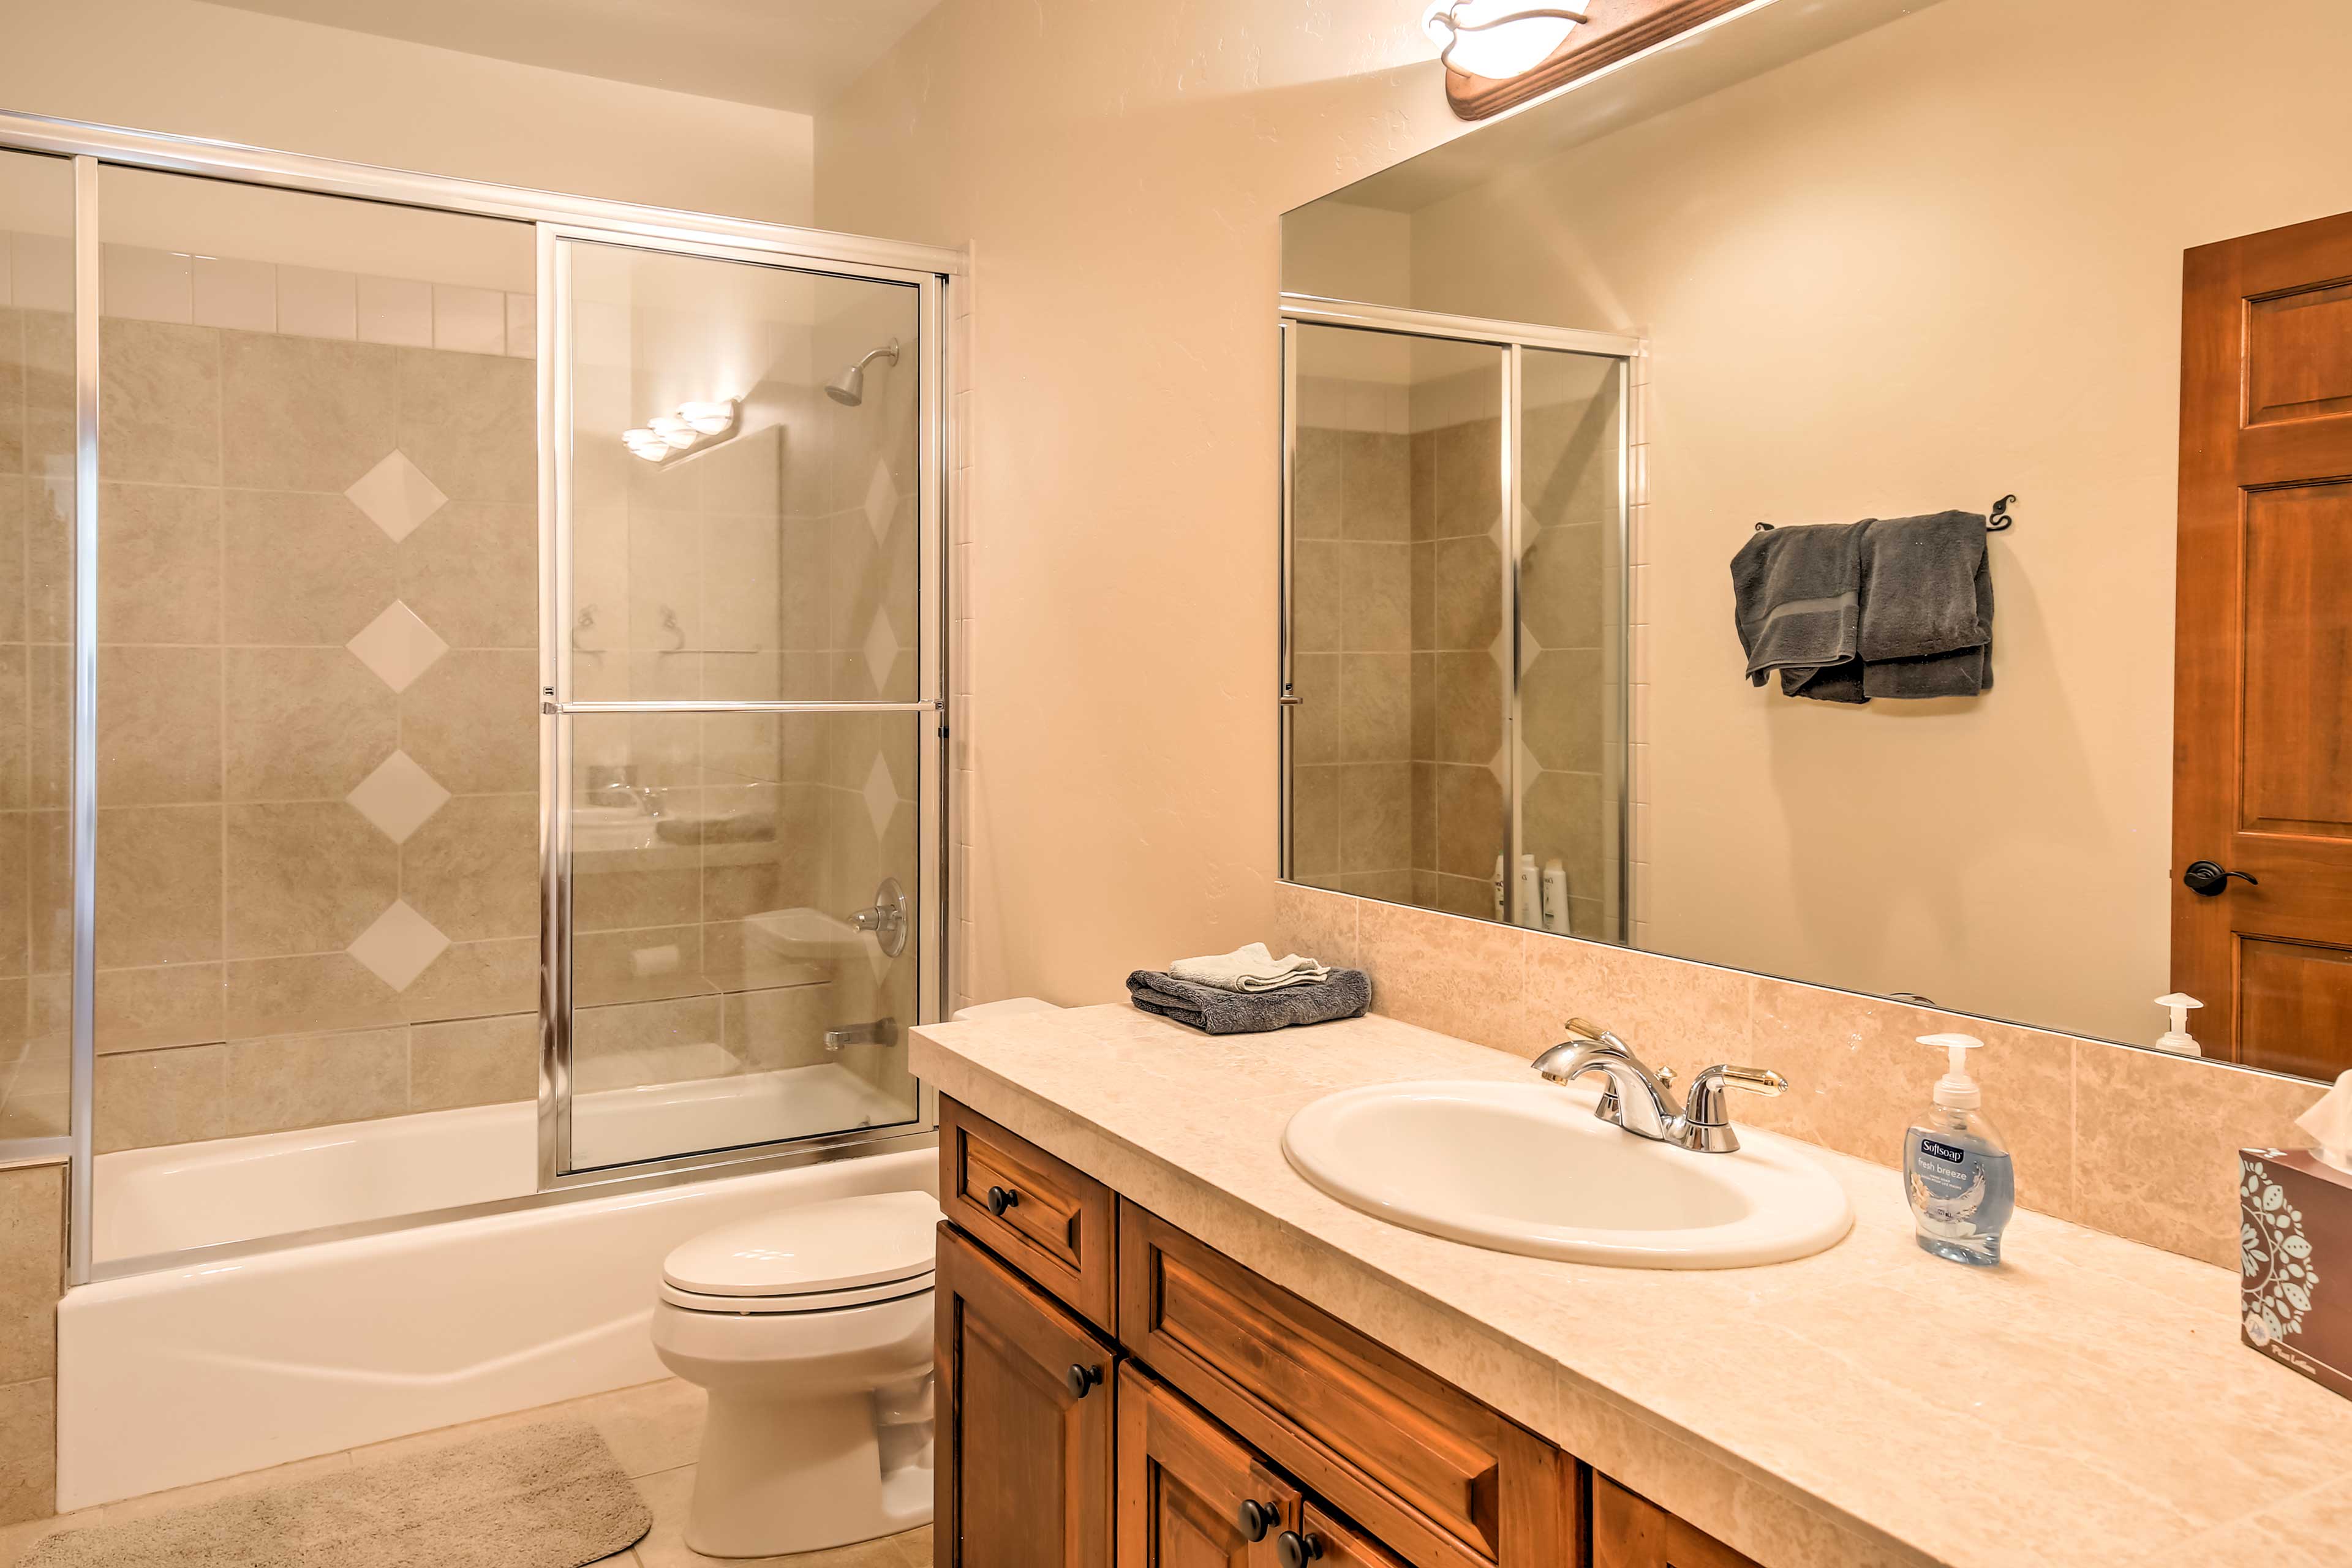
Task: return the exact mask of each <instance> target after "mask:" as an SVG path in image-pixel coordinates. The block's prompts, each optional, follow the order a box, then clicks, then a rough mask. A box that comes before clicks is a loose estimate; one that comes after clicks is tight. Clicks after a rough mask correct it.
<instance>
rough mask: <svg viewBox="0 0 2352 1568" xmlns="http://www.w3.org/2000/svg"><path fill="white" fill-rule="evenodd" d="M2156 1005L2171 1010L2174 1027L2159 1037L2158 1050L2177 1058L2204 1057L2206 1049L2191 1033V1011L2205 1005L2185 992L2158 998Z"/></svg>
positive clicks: (2172, 993) (2176, 992) (2175, 992)
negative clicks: (2192, 1008) (2168, 1052)
mask: <svg viewBox="0 0 2352 1568" xmlns="http://www.w3.org/2000/svg"><path fill="white" fill-rule="evenodd" d="M2156 1005H2158V1006H2159V1007H2165V1008H2169V1009H2170V1010H2171V1013H2172V1027H2170V1028H2169V1029H2167V1030H2166V1031H2165V1032H2164V1033H2163V1034H2161V1035H2159V1036H2158V1037H2157V1041H2156V1048H2157V1049H2158V1050H2159V1051H2170V1052H2171V1053H2172V1054H2173V1055H2174V1056H2177V1057H2201V1056H2203V1055H2204V1054H2205V1050H2204V1047H2201V1046H2200V1045H2199V1044H2198V1043H2197V1037H2195V1036H2194V1035H2191V1034H2190V1033H2189V1009H2190V1008H2191V1007H2202V1006H2203V1005H2205V1004H2204V1003H2202V1002H2200V1001H2199V1000H2197V998H2196V997H2194V996H2191V995H2189V994H2188V993H2187V992H2185V991H2174V992H2171V993H2169V994H2166V995H2163V996H2159V997H2158V998H2157V999H2156Z"/></svg>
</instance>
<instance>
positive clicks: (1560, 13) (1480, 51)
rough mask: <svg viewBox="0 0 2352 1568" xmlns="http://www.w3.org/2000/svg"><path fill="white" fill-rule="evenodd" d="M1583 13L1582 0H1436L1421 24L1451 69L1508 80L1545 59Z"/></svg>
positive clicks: (1565, 39) (1472, 74)
mask: <svg viewBox="0 0 2352 1568" xmlns="http://www.w3.org/2000/svg"><path fill="white" fill-rule="evenodd" d="M1583 18H1584V0H1563V3H1561V4H1557V5H1541V6H1538V5H1527V4H1525V3H1524V0H1435V4H1433V5H1431V6H1430V7H1429V9H1428V10H1427V11H1425V12H1423V14H1422V18H1421V26H1422V30H1423V32H1425V33H1427V34H1428V35H1429V39H1430V42H1432V43H1433V44H1435V45H1437V46H1438V49H1439V53H1440V56H1441V58H1444V61H1445V63H1446V64H1447V65H1449V66H1451V67H1452V68H1454V69H1455V70H1458V71H1465V72H1467V73H1468V74H1469V75H1471V76H1481V77H1486V78H1489V79H1493V80H1496V81H1508V80H1509V79H1511V78H1513V77H1517V76H1524V75H1525V74H1526V73H1528V71H1531V70H1533V69H1535V68H1536V67H1538V66H1539V65H1541V64H1543V62H1544V61H1546V60H1547V59H1549V58H1551V53H1552V51H1553V50H1554V49H1557V48H1559V47H1560V45H1561V44H1563V43H1565V42H1567V41H1568V35H1569V34H1570V32H1572V31H1574V30H1575V27H1576V25H1577V23H1579V22H1580V21H1581V20H1583Z"/></svg>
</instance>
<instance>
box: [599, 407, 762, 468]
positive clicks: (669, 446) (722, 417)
mask: <svg viewBox="0 0 2352 1568" xmlns="http://www.w3.org/2000/svg"><path fill="white" fill-rule="evenodd" d="M742 408H743V405H742V404H741V403H740V401H739V400H737V399H734V398H726V399H722V400H719V401H716V402H704V403H681V404H679V405H677V412H676V413H674V414H664V415H661V416H658V417H656V418H653V419H648V420H646V422H645V424H644V425H642V426H638V427H637V428H636V429H634V430H624V431H622V432H621V443H622V445H624V446H625V447H628V449H629V450H630V451H631V452H633V453H635V455H636V456H638V457H640V458H644V459H645V460H646V462H648V463H665V462H667V461H668V460H669V459H670V458H679V457H686V456H688V455H690V454H692V453H695V452H702V451H708V450H709V448H711V447H716V446H718V445H719V443H720V442H721V441H725V440H728V439H730V437H733V436H734V435H735V434H736V432H737V431H738V429H740V420H741V416H742Z"/></svg>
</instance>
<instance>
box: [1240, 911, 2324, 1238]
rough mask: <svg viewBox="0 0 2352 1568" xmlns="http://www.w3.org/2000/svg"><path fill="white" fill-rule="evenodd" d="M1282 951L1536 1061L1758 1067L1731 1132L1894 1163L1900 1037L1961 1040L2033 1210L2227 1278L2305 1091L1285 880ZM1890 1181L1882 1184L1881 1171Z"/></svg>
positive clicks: (1933, 1072) (1444, 1026) (1934, 1067)
mask: <svg viewBox="0 0 2352 1568" xmlns="http://www.w3.org/2000/svg"><path fill="white" fill-rule="evenodd" d="M1275 928H1276V929H1275V934H1274V936H1273V937H1272V938H1271V939H1269V940H1270V941H1272V942H1274V943H1275V944H1276V951H1277V952H1283V951H1292V952H1305V953H1309V954H1312V955H1314V956H1316V957H1318V958H1321V959H1323V960H1324V961H1325V962H1327V963H1349V964H1353V965H1356V966H1358V967H1360V968H1362V969H1363V970H1365V971H1366V972H1367V973H1370V976H1371V979H1372V1003H1373V1007H1374V1010H1375V1011H1377V1012H1380V1013H1381V1014H1383V1015H1385V1016H1389V1017H1392V1018H1397V1019H1401V1020H1402V1021H1404V1022H1406V1023H1409V1024H1417V1025H1420V1026H1422V1027H1423V1028H1428V1029H1434V1030H1437V1031H1439V1032H1441V1033H1444V1034H1448V1035H1454V1036H1457V1037H1461V1038H1463V1039H1467V1040H1474V1041H1476V1042H1477V1043H1479V1044H1481V1045H1485V1046H1490V1047H1494V1048H1496V1049H1497V1050H1505V1051H1511V1052H1514V1053H1517V1054H1520V1055H1524V1056H1529V1057H1532V1056H1533V1055H1534V1054H1535V1053H1536V1052H1538V1051H1539V1050H1541V1049H1542V1048H1543V1047H1546V1046H1549V1045H1552V1044H1554V1043H1556V1042H1558V1041H1559V1039H1560V1038H1562V1037H1563V1034H1564V1028H1563V1026H1564V1024H1565V1021H1566V1020H1567V1019H1568V1018H1569V1017H1570V1016H1572V1015H1580V1016H1585V1017H1588V1018H1591V1019H1592V1020H1594V1021H1596V1022H1598V1023H1601V1024H1602V1025H1604V1026H1608V1027H1611V1028H1613V1029H1615V1030H1616V1031H1617V1032H1618V1033H1620V1034H1622V1035H1623V1036H1624V1037H1626V1038H1627V1039H1628V1040H1629V1041H1631V1042H1632V1043H1633V1047H1634V1048H1635V1049H1637V1050H1639V1051H1641V1052H1642V1053H1643V1056H1644V1058H1646V1059H1648V1060H1649V1061H1651V1062H1653V1063H1655V1064H1664V1065H1667V1066H1672V1067H1674V1068H1676V1069H1678V1070H1680V1071H1681V1072H1683V1073H1685V1075H1687V1074H1688V1073H1690V1072H1692V1071H1695V1070H1696V1069H1697V1068H1702V1067H1705V1066H1706V1065H1708V1064H1709V1063H1711V1062H1716V1061H1725V1060H1729V1061H1736V1062H1742V1063H1746V1064H1748V1065H1752V1066H1757V1067H1766V1068H1772V1069H1773V1070H1775V1071H1777V1072H1779V1073H1780V1074H1782V1075H1783V1076H1784V1077H1786V1078H1787V1079H1789V1081H1790V1090H1789V1092H1788V1093H1787V1094H1785V1095H1782V1096H1780V1097H1779V1098H1778V1099H1772V1100H1764V1099H1757V1098H1753V1097H1746V1096H1743V1097H1741V1098H1740V1100H1738V1104H1737V1105H1736V1106H1735V1108H1734V1110H1735V1112H1736V1114H1737V1116H1738V1119H1739V1120H1740V1121H1745V1122H1748V1123H1750V1124H1752V1125H1755V1126H1759V1127H1765V1128H1769V1129H1771V1130H1772V1131H1778V1132H1782V1133H1786V1134H1788V1135H1789V1136H1790V1137H1795V1138H1801V1139H1803V1140H1805V1141H1806V1142H1812V1143H1818V1144H1821V1145H1822V1146H1824V1147H1826V1148H1831V1149H1835V1150H1837V1151H1839V1152H1843V1153H1847V1154H1852V1155H1854V1156H1856V1157H1858V1158H1861V1159H1864V1160H1870V1161H1874V1162H1876V1163H1880V1164H1883V1165H1886V1166H1888V1167H1890V1168H1892V1167H1893V1166H1894V1165H1895V1163H1896V1159H1897V1155H1898V1152H1899V1150H1900V1146H1901V1142H1902V1135H1903V1128H1904V1126H1905V1125H1906V1123H1907V1122H1908V1121H1909V1120H1910V1119H1911V1117H1912V1116H1913V1115H1914V1114H1916V1112H1917V1111H1918V1110H1919V1109H1920V1108H1921V1107H1923V1106H1924V1105H1926V1104H1927V1101H1928V1098H1929V1095H1930V1092H1931V1090H1932V1088H1933V1086H1934V1083H1935V1080H1936V1078H1937V1074H1938V1073H1939V1072H1940V1071H1941V1070H1942V1068H1941V1064H1942V1058H1941V1056H1940V1055H1939V1054H1938V1053H1937V1052H1934V1051H1931V1050H1929V1049H1927V1047H1922V1046H1918V1045H1916V1044H1914V1043H1913V1041H1914V1038H1915V1037H1917V1036H1920V1035H1925V1034H1933V1033H1937V1032H1939V1031H1944V1030H1958V1031H1961V1032H1964V1033H1968V1034H1972V1035H1975V1036H1977V1037H1979V1038H1981V1039H1983V1040H1984V1041H1985V1042H1986V1043H1987V1045H1988V1046H1989V1047H1990V1049H1988V1050H1987V1051H1985V1052H1983V1053H1982V1054H1981V1055H1980V1056H1979V1058H1977V1063H1978V1065H1977V1067H1976V1069H1975V1070H1976V1073H1977V1076H1978V1078H1979V1081H1981V1082H1982V1083H1983V1085H1984V1089H1985V1109H1986V1111H1987V1113H1988V1114H1989V1115H1990V1117H1991V1118H1992V1120H1993V1121H1994V1123H1995V1125H1997V1126H1998V1127H2000V1129H2001V1131H2002V1132H2003V1133H2004V1135H2005V1136H2007V1138H2008V1139H2009V1142H2010V1144H2011V1149H2012V1150H2013V1151H2014V1152H2015V1154H2016V1158H2017V1172H2018V1200H2019V1202H2021V1204H2023V1205H2026V1206H2027V1207H2029V1208H2032V1209H2037V1210H2040V1211H2041V1212H2042V1213H2044V1214H2049V1215H2056V1216H2057V1217H2059V1218H2061V1219H2065V1220H2071V1221H2073V1222H2074V1223H2075V1224H2078V1225H2082V1226H2088V1227H2090V1228H2092V1229H2094V1230H2101V1231H2105V1232H2107V1233H2108V1234H2110V1235H2114V1236H2120V1237H2126V1238H2127V1239H2129V1240H2133V1241H2138V1242H2144V1243H2146V1244H2147V1245H2148V1246H2150V1247H2161V1248H2163V1249H2164V1250H2166V1251H2168V1252H2176V1253H2179V1254H2182V1255H2183V1256H2186V1257H2189V1258H2200V1259H2201V1260H2203V1261H2205V1262H2208V1263H2212V1264H2215V1265H2218V1266H2220V1267H2222V1268H2235V1267H2236V1265H2237V1258H2238V1190H2237V1188H2238V1163H2237V1150H2238V1149H2239V1148H2240V1147H2241V1146H2253V1145H2286V1146H2298V1147H2299V1146H2300V1145H2301V1144H2302V1143H2304V1142H2307V1140H2305V1139H2304V1138H2303V1137H2302V1136H2301V1135H2300V1134H2299V1132H2298V1131H2297V1129H2296V1128H2295V1127H2294V1118H2295V1117H2296V1116H2297V1115H2299V1114H2301V1113H2302V1112H2303V1111H2304V1110H2306V1109H2307V1108H2309V1106H2310V1105H2311V1104H2312V1102H2313V1101H2315V1100H2317V1099H2318V1098H2319V1093H2320V1090H2319V1088H2318V1086H2316V1085H2315V1084H2310V1083H2304V1082H2300V1081H2298V1080H2295V1079H2284V1078H2276V1077H2273V1076H2271V1075H2269V1074H2265V1073H2258V1072H2249V1071H2245V1070H2242V1069H2240V1068H2231V1067H2226V1066H2222V1065H2220V1064H2217V1063H2212V1062H2201V1061H2190V1060H2187V1059H2184V1058H2178V1057H2168V1056H2165V1055H2162V1054H2160V1053H2157V1052H2153V1051H2141V1050H2134V1049H2130V1048H2127V1047H2121V1046H2114V1045H2108V1044H2106V1043H2105V1042H2102V1041H2097V1040H2087V1039H2080V1038H2077V1037H2074V1036H2070V1035H2058V1034H2050V1033H2046V1032H2044V1031H2042V1030H2038V1029H2028V1028H2022V1027H2019V1026H2014V1025H2009V1024H1997V1023H1992V1022H1989V1021H1987V1020H1984V1019H1981V1018H1973V1017H1968V1016H1961V1015H1956V1014H1948V1013H1940V1012H1937V1011H1934V1010H1932V1009H1928V1008H1923V1007H1915V1006H1906V1005H1903V1004H1900V1003H1895V1002H1889V1001H1885V1000H1884V999H1881V998H1876V997H1870V996H1862V995H1857V994H1853V993H1851V992H1844V991H1832V990H1826V989H1823V988H1822V987H1820V986H1814V985H1802V984H1796V983H1794V982H1790V981H1785V980H1775V979H1771V978H1769V977H1768V976H1764V975H1755V974H1748V973H1743V972H1741V971H1738V970H1733V969H1718V968H1715V967H1713V966H1712V965H1708V964H1704V963H1689V962H1686V961H1685V960H1682V959H1676V958H1667V957H1663V956H1661V955H1659V954H1656V953H1648V952H1635V951H1633V950H1632V949H1628V948H1621V947H1612V946H1608V945H1605V944H1602V943H1597V942H1579V941H1574V940H1571V939H1570V938H1566V937H1559V936H1553V935H1549V934H1548V933H1545V932H1541V931H1525V930H1521V929H1519V928H1517V927H1513V926H1504V925H1495V924H1491V923H1488V922H1486V921H1471V920H1464V919H1460V918H1458V917H1455V916H1452V915H1445V914H1439V913H1436V912H1433V911H1432V910H1419V909H1413V908H1410V907H1407V906H1404V905H1401V904H1391V903H1381V902H1376V901H1374V900H1368V899H1360V898H1354V897H1350V896H1348V895H1345V894H1340V893H1333V892H1326V891H1324V890H1321V889H1314V888H1306V887H1299V886H1296V885H1293V884H1289V883H1285V884H1282V885H1281V886H1279V887H1278V888H1277V889H1276V898H1275ZM1889 1179H1890V1180H1892V1179H1893V1178H1892V1177H1891V1176H1890V1178H1889Z"/></svg>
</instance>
